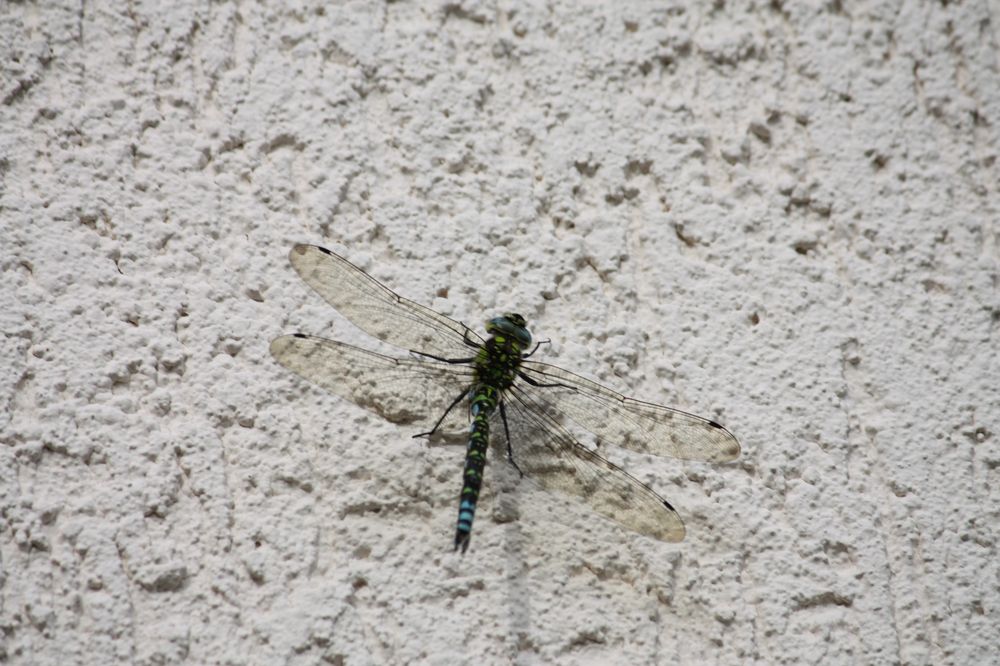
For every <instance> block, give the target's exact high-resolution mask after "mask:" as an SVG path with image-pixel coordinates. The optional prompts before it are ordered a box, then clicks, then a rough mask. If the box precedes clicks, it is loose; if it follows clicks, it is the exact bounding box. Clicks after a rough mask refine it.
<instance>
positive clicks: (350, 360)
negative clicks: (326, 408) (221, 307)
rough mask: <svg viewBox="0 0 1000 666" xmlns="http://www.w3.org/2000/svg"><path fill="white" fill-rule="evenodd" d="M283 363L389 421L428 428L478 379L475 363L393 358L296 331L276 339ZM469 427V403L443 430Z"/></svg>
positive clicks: (276, 353)
mask: <svg viewBox="0 0 1000 666" xmlns="http://www.w3.org/2000/svg"><path fill="white" fill-rule="evenodd" d="M271 354H272V355H273V356H274V358H275V359H277V361H278V362H279V363H281V365H283V366H285V367H286V368H288V369H289V370H291V371H292V372H295V373H296V374H298V375H299V376H301V377H303V378H305V379H307V380H309V381H310V382H312V383H313V384H316V385H317V386H320V387H322V388H324V389H326V390H327V391H330V392H331V393H334V394H336V395H339V396H340V397H342V398H347V399H348V400H350V401H351V402H353V403H354V404H356V405H358V406H360V407H364V408H365V409H368V410H370V411H372V412H375V413H376V414H378V415H379V416H382V417H383V418H385V419H386V420H388V421H391V422H392V423H397V424H409V423H421V424H426V425H427V427H428V429H430V427H431V426H433V425H434V421H435V420H436V419H437V418H439V417H440V416H441V415H442V414H444V411H445V409H446V408H447V407H448V405H450V404H452V402H454V401H455V400H456V399H457V398H458V397H459V395H460V394H462V393H468V391H469V388H470V385H471V384H472V381H473V379H474V371H473V369H472V367H471V366H467V365H462V364H451V363H440V362H436V361H422V360H417V359H405V358H393V357H391V356H384V355H382V354H377V353H375V352H371V351H368V350H367V349H361V348H360V347H354V346H352V345H347V344H344V343H342V342H337V341H335V340H327V339H325V338H317V337H313V336H308V335H303V334H301V333H296V334H294V335H283V336H281V337H280V338H275V339H274V341H272V342H271ZM467 429H468V407H467V405H466V404H465V402H464V401H460V402H459V404H457V405H455V407H454V408H453V409H452V410H451V411H450V412H448V416H447V418H446V419H445V420H444V422H443V423H442V424H441V428H440V431H441V432H442V433H448V432H454V431H457V430H467Z"/></svg>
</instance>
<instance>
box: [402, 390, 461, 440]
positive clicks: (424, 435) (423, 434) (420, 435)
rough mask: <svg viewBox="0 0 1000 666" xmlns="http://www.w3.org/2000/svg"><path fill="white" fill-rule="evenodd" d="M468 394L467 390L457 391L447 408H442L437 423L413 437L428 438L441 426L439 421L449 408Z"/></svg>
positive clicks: (453, 406) (453, 407) (448, 411)
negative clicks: (442, 410) (442, 411)
mask: <svg viewBox="0 0 1000 666" xmlns="http://www.w3.org/2000/svg"><path fill="white" fill-rule="evenodd" d="M468 395H469V391H468V390H464V391H462V392H461V393H459V394H458V396H457V397H456V398H455V399H454V400H452V401H451V404H450V405H448V409H446V410H444V414H442V415H441V418H439V419H438V420H437V423H435V424H434V427H433V428H431V429H430V430H428V431H427V432H420V433H417V434H416V435H414V436H413V439H417V438H418V437H427V438H430V436H431V435H433V434H434V433H435V432H437V429H438V428H440V427H441V422H442V421H444V419H445V417H446V416H448V414H449V413H450V412H451V410H453V409H455V405H457V404H458V403H460V402H461V401H462V399H463V398H465V397H467V396H468Z"/></svg>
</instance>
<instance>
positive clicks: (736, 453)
mask: <svg viewBox="0 0 1000 666" xmlns="http://www.w3.org/2000/svg"><path fill="white" fill-rule="evenodd" d="M708 425H709V426H711V427H712V428H715V429H717V430H721V431H722V432H724V433H725V434H726V435H728V436H729V437H728V441H727V446H726V448H725V449H724V450H722V451H720V453H721V456H720V457H719V458H718V459H717V460H718V462H726V461H729V460H735V459H736V458H739V457H740V442H739V440H737V439H736V435H734V434H733V433H731V432H729V430H728V429H727V428H726V427H725V426H723V425H722V424H721V423H718V422H716V421H711V420H709V421H708Z"/></svg>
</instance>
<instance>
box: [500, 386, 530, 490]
mask: <svg viewBox="0 0 1000 666" xmlns="http://www.w3.org/2000/svg"><path fill="white" fill-rule="evenodd" d="M500 420H501V421H503V433H504V435H506V436H507V462H509V463H510V464H511V465H513V466H514V469H516V470H517V473H518V474H520V475H521V476H522V477H523V476H524V472H522V471H521V468H520V467H518V466H517V463H516V462H515V461H514V449H513V447H512V446H511V445H510V429H509V428H508V427H507V410H506V409H505V408H504V406H503V401H501V402H500Z"/></svg>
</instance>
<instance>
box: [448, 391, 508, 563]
mask: <svg viewBox="0 0 1000 666" xmlns="http://www.w3.org/2000/svg"><path fill="white" fill-rule="evenodd" d="M499 397H500V392H499V391H498V390H497V389H496V388H495V387H493V386H489V385H488V384H478V385H476V387H475V388H474V389H473V392H472V401H471V404H470V406H469V412H470V414H471V416H472V425H471V426H470V427H469V447H468V450H467V452H466V454H465V471H464V472H463V473H462V495H461V498H460V499H459V503H458V528H457V529H456V532H455V550H458V549H459V548H461V549H462V552H463V553H464V552H465V550H466V549H467V548H468V547H469V537H470V535H471V534H472V520H473V518H475V516H476V502H478V501H479V489H480V488H481V487H482V485H483V468H484V467H486V450H487V449H488V448H489V441H490V415H491V414H493V412H494V411H496V408H497V400H498V399H499Z"/></svg>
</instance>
